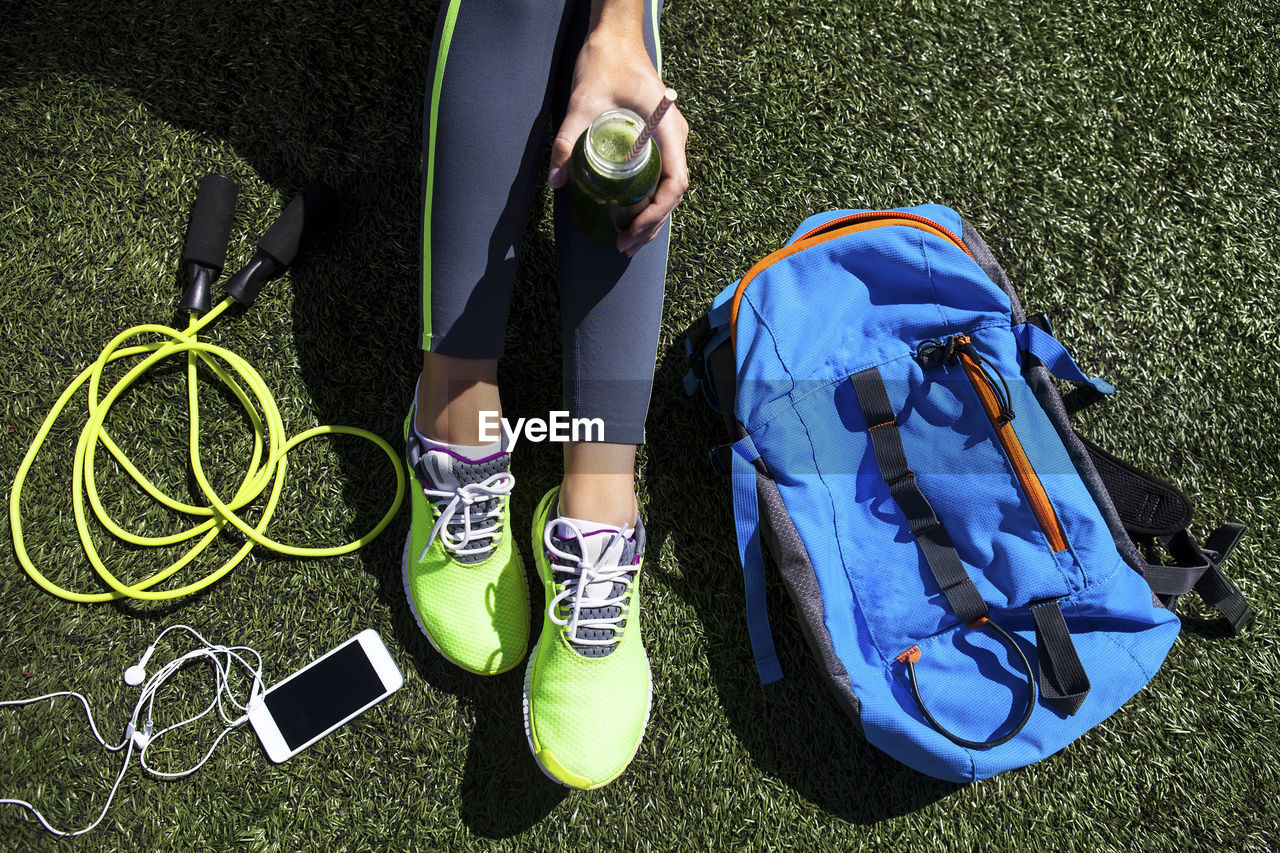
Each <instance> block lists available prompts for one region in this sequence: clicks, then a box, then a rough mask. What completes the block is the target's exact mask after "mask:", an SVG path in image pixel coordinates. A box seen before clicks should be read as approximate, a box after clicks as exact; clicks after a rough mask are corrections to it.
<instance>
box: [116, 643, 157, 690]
mask: <svg viewBox="0 0 1280 853" xmlns="http://www.w3.org/2000/svg"><path fill="white" fill-rule="evenodd" d="M161 636H164V635H163V634H161ZM155 653H156V646H155V643H152V644H151V645H150V646H149V647H148V648H147V650H146V651H145V652H143V653H142V658H141V659H140V660H139V661H138V663H137V664H136V665H134V666H131V667H129V668H128V669H126V670H125V671H124V683H125V684H127V685H129V686H130V687H137V686H138V685H139V684H141V683H142V682H144V681H146V680H147V661H149V660H151V656H152V655H153V654H155Z"/></svg>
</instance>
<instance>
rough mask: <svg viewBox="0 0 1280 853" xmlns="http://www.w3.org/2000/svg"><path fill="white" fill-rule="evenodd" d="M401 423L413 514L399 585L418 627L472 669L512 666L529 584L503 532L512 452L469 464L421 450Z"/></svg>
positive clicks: (525, 629) (523, 642)
mask: <svg viewBox="0 0 1280 853" xmlns="http://www.w3.org/2000/svg"><path fill="white" fill-rule="evenodd" d="M412 422H413V412H412V411H411V412H410V413H409V418H408V419H407V420H406V421H405V427H404V429H405V446H406V457H407V461H408V465H409V475H410V478H411V480H412V486H411V488H410V489H409V491H410V500H411V502H412V512H413V516H412V521H411V523H410V528H409V538H408V540H407V541H406V542H405V544H404V591H405V595H406V596H407V597H408V599H409V608H410V610H412V611H413V616H414V619H416V620H417V622H418V627H419V628H421V629H422V633H424V634H426V635H427V639H428V640H429V641H430V642H431V645H432V646H433V647H435V650H436V651H438V652H439V653H440V654H441V655H442V656H443V657H444V658H445V659H446V660H448V661H450V662H452V663H455V664H457V665H458V666H460V667H462V668H463V669H465V670H467V671H468V672H474V673H476V674H478V675H496V674H497V673H499V672H506V671H507V670H509V669H511V668H512V667H514V666H515V665H516V664H518V663H519V662H520V661H521V660H522V659H523V658H524V655H525V651H526V650H527V649H528V647H529V589H528V587H527V586H526V584H525V577H524V567H523V566H522V565H521V563H520V553H519V551H518V550H517V549H516V548H515V546H514V544H513V543H512V537H510V536H507V535H506V529H507V521H508V512H509V510H508V496H509V495H510V494H511V488H512V486H514V485H515V478H514V477H512V476H511V471H510V470H509V469H510V464H511V454H509V453H499V454H495V455H493V456H490V457H488V458H487V459H481V460H478V461H472V460H469V459H464V458H463V457H461V456H458V455H456V454H454V453H450V452H449V451H442V450H425V449H424V448H423V447H422V445H421V443H420V442H419V441H418V439H417V437H416V436H415V435H414V433H413V430H411V429H410V424H411V423H412Z"/></svg>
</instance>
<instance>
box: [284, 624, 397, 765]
mask: <svg viewBox="0 0 1280 853" xmlns="http://www.w3.org/2000/svg"><path fill="white" fill-rule="evenodd" d="M384 693H386V688H384V687H383V686H382V679H381V678H380V677H379V676H378V673H377V670H375V669H374V668H373V664H372V663H370V662H369V658H368V656H367V655H366V654H365V653H364V649H363V648H361V647H360V643H359V642H354V643H347V644H346V645H345V646H343V647H342V648H340V649H338V650H337V651H336V652H334V653H333V654H331V655H329V656H328V657H327V658H325V659H324V660H322V661H321V662H320V663H317V664H316V665H314V666H312V667H311V668H310V669H307V670H305V671H304V672H301V673H299V674H298V675H296V676H294V677H293V678H290V679H289V680H288V681H284V682H281V683H280V684H277V685H276V686H275V687H273V688H271V690H269V691H268V692H267V693H266V694H265V695H264V696H263V702H265V703H266V706H267V708H268V709H269V710H270V711H271V716H272V718H273V719H274V720H275V722H276V727H277V728H279V729H280V734H281V735H283V736H284V742H285V743H287V744H288V745H289V749H290V750H295V749H298V748H299V747H301V746H303V745H304V744H306V743H307V742H308V741H310V740H311V739H313V738H315V737H318V736H320V735H322V734H324V733H325V732H326V731H328V730H329V729H331V728H333V727H334V726H336V725H337V724H338V723H341V722H342V721H343V720H345V719H346V718H347V717H350V716H351V715H352V714H354V713H355V712H357V711H359V710H360V709H361V708H363V707H364V706H365V705H368V704H369V703H370V702H373V701H374V700H375V699H377V698H378V697H380V696H382V695H383V694H384Z"/></svg>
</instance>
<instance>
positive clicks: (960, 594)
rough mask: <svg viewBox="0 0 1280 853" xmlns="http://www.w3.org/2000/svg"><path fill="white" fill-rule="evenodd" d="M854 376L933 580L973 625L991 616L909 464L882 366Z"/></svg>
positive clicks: (884, 467) (878, 450) (874, 441)
mask: <svg viewBox="0 0 1280 853" xmlns="http://www.w3.org/2000/svg"><path fill="white" fill-rule="evenodd" d="M850 381H851V382H852V383H853V390H854V393H856V394H857V396H858V405H859V406H861V407H862V415H863V417H864V418H866V420H867V426H868V428H869V429H868V435H870V437H871V447H872V449H873V450H874V451H875V455H876V464H877V465H879V466H880V476H881V477H883V478H884V481H885V482H886V483H888V484H889V494H890V495H891V496H892V497H893V500H894V502H895V503H897V505H898V508H899V509H900V510H902V513H903V515H905V516H906V517H907V525H908V526H909V527H910V528H911V533H912V535H913V536H915V537H916V542H917V544H918V545H919V546H920V552H921V553H922V554H924V559H925V562H926V563H928V564H929V569H930V570H931V571H932V572H933V579H934V580H935V581H936V582H937V584H938V587H939V588H940V589H941V590H942V594H943V595H945V596H946V597H947V604H949V605H950V606H951V610H952V612H953V613H955V614H956V616H958V617H959V618H960V621H961V622H963V623H964V624H966V625H967V624H969V623H970V622H974V621H976V620H978V619H981V618H982V617H984V616H986V615H987V603H986V602H985V601H983V600H982V594H981V593H979V592H978V588H977V587H976V586H975V585H974V583H973V581H972V580H970V578H969V573H968V572H966V571H965V569H964V564H963V563H961V562H960V555H959V554H957V553H956V548H955V545H953V544H952V542H951V537H950V536H949V535H948V534H947V530H946V528H945V527H943V526H942V522H941V521H939V520H938V516H937V515H936V514H935V513H934V511H933V506H932V505H931V504H930V503H929V499H928V498H926V497H925V496H924V492H922V491H920V486H919V485H918V484H917V483H916V475H915V473H914V472H913V471H912V470H911V469H910V468H909V467H907V456H906V453H905V451H904V450H903V449H902V433H901V432H899V430H898V423H897V415H896V414H895V413H894V411H893V406H892V405H891V404H890V403H889V393H888V391H886V390H885V387H884V379H882V378H881V376H880V371H879V370H878V369H877V368H874V367H869V368H867V369H866V370H863V371H860V372H858V373H855V374H853V376H851V377H850Z"/></svg>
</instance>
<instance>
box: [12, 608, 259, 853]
mask: <svg viewBox="0 0 1280 853" xmlns="http://www.w3.org/2000/svg"><path fill="white" fill-rule="evenodd" d="M179 628H181V629H183V630H185V631H187V632H188V633H190V634H191V635H192V636H193V637H195V639H197V640H199V641H200V643H201V647H200V648H198V649H193V650H191V651H189V652H186V653H185V654H183V655H181V656H180V657H177V658H175V659H173V660H171V661H169V662H168V663H167V664H165V665H164V666H163V667H161V668H160V670H159V671H158V672H157V673H156V674H155V675H153V676H151V677H150V678H147V669H146V667H147V664H148V663H149V662H150V661H151V656H152V655H154V654H155V651H156V647H157V646H158V645H159V643H160V641H161V640H162V639H163V638H164V636H165V635H166V634H168V633H169V632H170V631H173V630H177V629H179ZM246 656H251V657H252V660H253V663H252V664H251V663H250V662H249V660H247V659H246ZM198 660H208V661H209V662H211V663H212V664H213V666H214V670H215V687H214V691H213V698H212V699H211V700H210V702H209V704H208V706H207V707H206V708H205V709H204V710H203V711H201V712H200V713H198V714H196V715H194V716H192V717H189V718H188V719H185V720H183V721H181V722H179V723H174V724H173V725H171V726H167V727H165V728H163V729H160V730H159V731H155V732H153V713H152V712H153V711H154V708H155V699H156V693H157V692H158V691H159V690H160V688H161V687H163V686H164V684H165V682H167V681H168V680H169V679H170V678H172V677H173V674H174V673H176V672H177V671H178V670H180V669H181V668H182V667H184V666H186V665H187V664H188V663H191V662H192V661H198ZM237 665H238V666H239V667H241V668H242V669H243V670H244V672H245V673H246V674H248V675H249V676H250V678H251V681H250V685H249V691H248V696H247V697H246V698H245V700H244V701H243V702H241V701H240V700H239V699H238V698H237V697H236V695H235V692H234V691H233V690H232V688H231V686H230V683H229V680H230V678H231V675H232V672H233V670H234V669H235V668H236V666H237ZM124 683H125V684H128V685H129V686H130V687H138V686H141V687H142V693H141V694H140V695H139V697H138V701H137V702H136V703H135V704H134V706H133V713H132V714H130V715H129V722H128V723H127V724H126V725H125V727H124V737H123V738H122V739H121V741H120V743H118V744H115V745H114V746H113V745H111V744H109V743H107V741H106V740H105V739H104V738H103V737H102V735H101V734H99V732H98V726H97V724H96V723H95V722H94V719H93V712H92V711H91V710H90V708H89V701H88V700H87V699H85V698H84V696H82V695H80V694H79V693H75V692H73V691H68V690H63V691H59V692H57V693H47V694H45V695H44V696H35V697H33V698H30V699H16V700H10V701H3V702H0V707H3V706H9V705H30V704H32V703H33V702H41V701H44V700H45V699H54V698H57V697H59V696H74V697H76V698H77V699H79V700H80V704H82V705H83V706H84V712H85V716H86V717H88V719H89V728H90V729H91V730H92V732H93V736H94V737H95V738H97V740H98V742H99V743H100V744H102V746H103V747H104V748H105V749H107V750H109V751H111V752H119V751H120V750H122V749H123V750H125V758H124V762H123V764H122V765H121V767H120V772H119V773H118V774H117V775H116V780H115V784H113V785H112V786H111V793H110V794H108V795H107V801H106V803H105V804H104V805H103V807H102V812H101V813H100V814H99V815H98V817H97V820H95V821H94V822H93V823H91V824H89V825H88V826H86V827H85V828H84V829H78V830H75V831H74V832H63V831H62V830H59V829H55V828H54V827H53V826H51V825H50V824H49V822H48V821H47V820H45V818H44V815H42V814H40V812H39V810H37V809H36V807H35V806H33V805H31V804H30V803H28V802H27V801H25V800H17V799H0V804H5V803H8V804H11V805H16V806H21V807H23V808H25V809H27V810H28V811H30V812H31V813H32V814H33V815H35V816H36V819H37V820H38V821H40V824H41V825H42V826H43V827H44V828H45V829H47V830H48V831H49V832H51V833H53V834H54V835H61V836H74V835H83V834H84V833H86V832H88V831H89V830H91V829H93V828H94V827H96V826H97V825H98V824H99V823H101V822H102V819H103V818H104V817H106V814H107V810H108V809H109V808H110V807H111V801H112V800H113V799H114V798H115V795H116V791H117V789H119V787H120V780H121V779H123V778H124V774H125V771H126V770H128V769H129V759H130V758H131V757H132V756H133V751H134V749H137V750H138V764H139V765H140V766H141V767H142V769H143V770H145V771H146V772H148V773H150V774H151V775H153V776H158V777H160V778H164V779H176V778H178V777H181V776H187V775H190V774H192V773H194V772H195V771H197V770H199V769H200V768H201V767H203V766H204V763H205V762H206V761H208V760H209V757H210V756H212V755H213V751H214V750H215V749H217V747H218V744H219V743H221V742H222V739H223V738H224V737H226V735H227V734H228V733H229V732H231V731H233V730H235V729H237V728H239V727H240V726H242V725H244V724H245V723H246V722H248V719H249V715H248V712H249V708H250V706H251V705H253V704H254V703H256V702H257V701H258V700H259V699H260V698H261V696H262V692H263V688H262V656H261V655H259V654H258V653H257V652H256V651H254V650H253V649H251V648H249V647H248V646H222V645H218V644H215V643H210V642H209V641H208V640H206V639H205V638H204V637H202V636H201V635H200V634H199V632H197V631H196V630H195V629H194V628H191V627H190V626H187V625H171V626H169V627H168V628H165V629H164V630H163V631H161V632H160V634H159V636H157V637H156V639H155V642H153V643H152V644H151V645H150V646H148V647H147V650H146V651H145V652H143V654H142V657H141V658H140V659H139V660H138V662H137V663H136V664H134V665H133V666H131V667H129V668H128V669H126V670H125V671H124ZM144 705H145V706H146V709H147V714H146V721H145V722H144V723H143V725H142V727H141V728H139V727H138V719H139V717H140V716H141V714H142V709H143V706H144ZM227 705H230V706H231V707H232V708H233V709H236V710H238V711H239V712H240V715H239V716H236V717H233V716H232V715H231V714H230V713H228V711H227ZM214 708H217V709H218V715H219V716H220V717H222V720H223V722H224V723H225V726H224V727H223V729H222V731H221V733H219V734H218V736H217V737H216V738H214V741H213V744H212V745H211V746H210V747H209V750H208V751H207V752H206V753H205V754H204V757H203V758H201V759H200V761H199V762H197V763H196V764H195V765H194V766H192V767H189V768H187V769H185V770H179V771H163V770H157V769H155V768H154V767H150V766H148V765H147V761H146V752H147V749H148V747H150V746H152V745H154V744H155V742H156V741H157V740H159V739H160V738H161V737H162V736H164V735H166V734H168V733H169V732H172V731H174V730H176V729H179V728H182V727H183V726H186V725H189V724H191V723H194V722H196V721H197V720H200V719H202V718H203V717H205V716H206V715H207V714H209V713H210V712H212V711H213V710H214Z"/></svg>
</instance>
